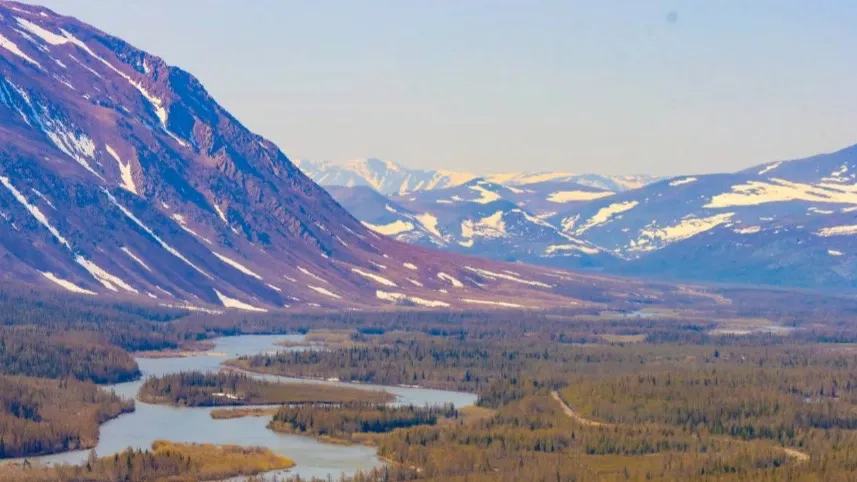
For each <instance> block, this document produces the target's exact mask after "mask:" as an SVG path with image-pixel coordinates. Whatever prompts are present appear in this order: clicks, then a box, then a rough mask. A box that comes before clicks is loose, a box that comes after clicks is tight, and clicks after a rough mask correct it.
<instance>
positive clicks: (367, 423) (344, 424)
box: [268, 403, 458, 442]
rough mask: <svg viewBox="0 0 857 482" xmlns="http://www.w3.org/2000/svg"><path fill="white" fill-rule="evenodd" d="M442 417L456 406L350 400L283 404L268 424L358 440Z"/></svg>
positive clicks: (289, 430)
mask: <svg viewBox="0 0 857 482" xmlns="http://www.w3.org/2000/svg"><path fill="white" fill-rule="evenodd" d="M441 417H445V418H449V419H455V418H457V417H458V412H457V411H456V410H455V408H454V407H451V406H450V407H426V408H417V407H413V406H401V407H388V406H377V405H366V404H355V403H350V404H346V405H342V406H300V407H294V406H292V407H288V406H284V407H281V408H280V409H279V410H278V411H277V412H276V414H275V415H274V417H273V418H272V419H271V423H270V424H268V428H270V429H271V430H274V431H275V432H285V433H296V434H305V435H313V436H316V437H321V438H331V439H338V440H345V441H349V442H353V441H354V436H355V435H357V434H378V433H386V432H390V431H392V430H395V429H398V428H407V427H414V426H417V425H435V424H437V422H438V420H439V419H440V418H441Z"/></svg>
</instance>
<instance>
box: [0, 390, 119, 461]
mask: <svg viewBox="0 0 857 482" xmlns="http://www.w3.org/2000/svg"><path fill="white" fill-rule="evenodd" d="M133 410H134V403H133V402H132V401H129V400H122V399H120V398H119V397H118V396H116V395H115V394H113V393H112V392H106V391H104V390H102V389H100V388H98V387H97V386H95V385H93V384H92V383H87V382H79V381H76V380H48V379H40V378H30V377H13V376H0V458H5V457H21V456H25V455H38V454H51V453H56V452H63V451H66V450H77V449H83V448H89V447H93V446H94V445H95V443H96V442H97V440H98V426H99V424H101V423H103V422H105V421H107V420H109V419H111V418H115V417H117V416H118V415H120V414H122V413H125V412H130V411H133Z"/></svg>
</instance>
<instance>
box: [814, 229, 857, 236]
mask: <svg viewBox="0 0 857 482" xmlns="http://www.w3.org/2000/svg"><path fill="white" fill-rule="evenodd" d="M815 234H816V235H818V236H822V237H825V238H827V237H830V236H850V235H852V234H857V226H830V227H827V228H824V229H821V230H820V231H818V232H816V233H815Z"/></svg>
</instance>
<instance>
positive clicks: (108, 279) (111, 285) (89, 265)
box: [74, 255, 140, 294]
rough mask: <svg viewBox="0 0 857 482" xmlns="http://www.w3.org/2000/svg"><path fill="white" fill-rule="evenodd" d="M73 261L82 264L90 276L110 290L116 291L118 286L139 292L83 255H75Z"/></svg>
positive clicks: (131, 291)
mask: <svg viewBox="0 0 857 482" xmlns="http://www.w3.org/2000/svg"><path fill="white" fill-rule="evenodd" d="M74 261H75V262H76V263H77V264H79V265H80V266H82V267H83V269H85V270H86V271H88V272H89V274H91V275H92V277H93V278H95V280H96V281H98V282H99V283H101V285H102V286H104V287H105V288H107V289H108V290H110V291H117V292H118V291H119V289H118V288H117V286H118V287H119V288H122V289H123V290H125V291H128V292H130V293H135V294H139V293H140V292H139V291H137V290H136V289H134V288H133V287H132V286H131V285H129V284H128V283H126V282H125V281H124V280H122V278H120V277H118V276H116V275H113V274H110V273H109V272H108V271H107V270H105V269H104V268H102V267H101V266H98V265H97V264H95V263H93V262H92V261H90V260H88V259H86V258H84V257H83V256H80V255H77V256H75V258H74Z"/></svg>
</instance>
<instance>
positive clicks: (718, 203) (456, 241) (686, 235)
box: [301, 146, 857, 289]
mask: <svg viewBox="0 0 857 482" xmlns="http://www.w3.org/2000/svg"><path fill="white" fill-rule="evenodd" d="M301 165H302V166H303V165H306V163H302V164H301ZM311 165H312V166H313V167H312V169H310V170H309V171H308V173H309V174H310V175H311V176H314V177H315V179H316V180H317V181H318V182H320V183H322V184H327V183H328V182H331V183H333V184H335V183H338V182H339V181H340V180H348V182H347V183H346V186H338V187H337V186H332V185H331V186H328V189H329V191H330V192H331V193H332V194H333V196H334V197H335V198H336V199H337V200H338V201H339V202H340V203H341V204H342V205H343V206H344V207H345V208H346V209H348V210H349V211H351V212H352V213H353V214H354V215H355V216H356V217H357V218H358V219H360V220H361V221H362V222H363V224H364V225H365V226H367V227H369V228H370V229H372V230H374V231H375V232H377V233H381V234H385V235H387V236H391V237H393V238H396V239H399V240H402V241H406V242H409V243H413V244H418V245H423V246H432V247H438V248H440V249H445V250H448V251H451V252H458V253H469V254H475V255H479V256H484V257H487V258H492V259H497V260H503V261H521V262H526V263H536V264H543V265H547V266H552V267H561V268H586V269H594V270H599V271H602V272H608V273H614V274H623V275H626V274H632V275H636V276H645V277H661V278H662V277H666V278H675V279H685V280H697V281H717V282H738V283H753V284H768V285H782V286H799V287H810V288H822V287H824V288H840V289H850V288H855V287H857V146H852V147H849V148H846V149H843V150H841V151H838V152H834V153H831V154H824V155H819V156H814V157H810V158H807V159H799V160H794V161H785V162H771V163H766V164H763V165H760V166H756V167H753V168H750V169H747V170H744V171H741V172H737V173H730V174H711V175H688V176H678V177H673V178H669V179H657V178H654V177H646V176H635V177H622V178H616V177H599V176H595V175H585V176H571V175H567V174H560V173H540V174H525V173H523V174H514V175H511V174H510V175H486V176H482V177H480V176H474V175H470V174H467V175H460V174H459V175H456V176H447V174H445V173H447V171H417V172H420V173H421V175H422V176H423V184H418V185H414V187H417V186H419V187H420V189H408V186H410V185H411V184H410V183H407V184H404V183H400V182H399V181H401V179H415V177H414V176H415V174H413V173H414V171H409V170H407V169H404V168H402V167H401V166H399V165H398V164H393V163H384V162H381V161H354V162H351V163H346V164H343V165H341V166H339V167H337V168H333V167H329V165H328V164H325V163H322V164H317V163H315V164H311ZM318 166H328V167H324V168H319V167H318ZM358 167H359V168H358ZM370 173H371V174H370ZM409 176H410V177H409ZM445 176H446V177H445ZM391 179H395V180H394V181H392V182H391V183H390V184H387V183H386V180H391ZM428 179H445V180H446V181H444V182H437V183H435V184H431V183H429V181H428ZM382 180H383V181H384V182H381V181H382ZM347 185H350V186H351V187H348V186H347ZM368 186H371V187H372V188H374V189H375V191H378V190H379V188H383V189H381V190H382V191H383V192H380V193H379V192H375V191H373V190H372V189H370V188H369V187H368ZM403 186H404V188H403ZM384 193H386V195H383V194H384Z"/></svg>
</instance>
